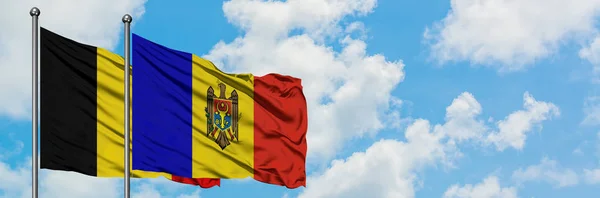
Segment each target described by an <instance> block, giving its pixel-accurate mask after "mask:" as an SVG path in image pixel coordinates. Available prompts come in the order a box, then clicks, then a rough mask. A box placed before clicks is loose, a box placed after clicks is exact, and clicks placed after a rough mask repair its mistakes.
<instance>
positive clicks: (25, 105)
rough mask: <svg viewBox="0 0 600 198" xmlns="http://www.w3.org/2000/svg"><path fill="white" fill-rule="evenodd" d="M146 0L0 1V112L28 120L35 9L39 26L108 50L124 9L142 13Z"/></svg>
mask: <svg viewBox="0 0 600 198" xmlns="http://www.w3.org/2000/svg"><path fill="white" fill-rule="evenodd" d="M145 2H146V0H105V1H77V0H67V1H65V0H49V1H40V0H20V1H12V0H0V5H2V6H0V27H3V29H2V31H0V115H7V116H10V117H13V118H19V119H29V116H28V115H29V111H30V110H31V17H30V16H29V10H30V9H31V8H32V7H33V6H37V7H38V8H39V9H40V10H41V15H40V25H41V26H43V27H45V28H48V29H50V30H52V31H54V32H56V33H59V34H61V35H64V36H67V37H69V38H72V39H75V40H77V41H79V42H84V43H87V44H91V45H96V46H100V47H104V48H108V49H113V48H114V47H116V46H117V42H118V41H119V37H120V36H121V34H120V32H121V29H122V26H123V23H122V22H121V18H122V17H123V15H124V14H126V13H130V14H131V15H132V16H133V17H134V22H135V20H139V18H140V17H141V16H142V14H143V13H144V4H145Z"/></svg>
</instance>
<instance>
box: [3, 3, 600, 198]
mask: <svg viewBox="0 0 600 198" xmlns="http://www.w3.org/2000/svg"><path fill="white" fill-rule="evenodd" d="M84 2H85V3H84ZM32 6H37V7H39V8H40V9H41V12H42V15H41V16H40V24H41V25H42V26H44V27H46V28H48V29H51V30H53V31H55V32H57V33H59V34H62V35H64V36H67V37H70V38H72V39H75V40H77V41H80V42H84V43H87V44H91V45H96V46H100V47H104V48H107V49H110V50H112V51H114V52H116V53H119V54H122V51H123V44H122V42H123V41H122V35H123V33H122V22H121V17H122V16H123V14H125V13H130V14H131V15H132V16H133V18H134V22H133V26H132V31H133V32H134V33H136V34H139V35H142V36H144V37H146V38H148V39H151V40H153V41H156V42H158V43H161V44H163V45H166V46H168V47H171V48H175V49H179V50H182V51H187V52H191V53H195V54H198V55H201V56H203V57H205V58H207V59H209V60H211V61H213V62H214V63H215V64H216V65H217V66H218V67H220V68H221V69H223V70H225V71H227V72H243V73H247V72H251V73H254V74H255V75H263V74H266V73H270V72H276V73H282V74H288V75H293V76H296V77H300V78H302V79H303V86H304V92H305V95H306V97H307V100H308V107H309V131H308V144H309V151H308V160H307V171H308V173H307V174H308V176H309V178H308V182H307V187H306V188H298V189H294V190H289V189H286V188H284V187H278V186H273V185H268V184H262V183H258V182H255V181H253V180H250V179H246V180H224V181H223V182H222V186H221V187H216V188H211V189H199V188H197V187H194V186H188V185H182V184H176V183H173V182H170V181H168V180H166V179H154V180H151V179H146V180H133V183H132V188H133V189H132V193H133V195H134V197H140V198H154V197H175V198H189V197H234V196H245V197H261V198H262V197H277V198H279V197H290V198H291V197H302V198H318V197H327V198H331V197H344V198H351V197H386V198H387V197H389V198H404V197H407V198H409V197H444V198H468V197H473V198H488V197H489V198H491V197H496V198H505V197H506V198H513V197H527V198H529V197H544V198H546V197H548V198H552V197H597V195H598V194H600V127H599V126H600V25H598V22H597V20H598V19H600V0H571V1H569V0H520V1H515V0H420V1H418V0H402V1H398V0H379V1H378V0H289V1H285V2H282V1H273V0H269V1H266V0H265V1H259V0H230V1H224V2H220V1H192V0H183V1H177V3H175V2H172V3H169V1H152V0H150V1H146V0H102V1H76V0H45V1H41V0H36V1H34V0H18V1H17V0H0V27H2V28H1V30H0V137H1V138H0V197H1V198H15V197H30V196H31V192H30V189H31V179H30V178H31V160H30V159H31V149H30V148H31V119H30V117H31V116H30V115H31V114H30V113H31V107H30V106H31V105H30V104H31V94H30V93H31V47H30V46H31V40H30V39H31V29H30V27H31V18H30V16H29V14H28V12H29V9H30V8H31V7H32ZM40 174H41V175H40V197H43V198H59V197H60V198H63V197H77V198H79V197H89V198H110V197H120V196H122V191H123V187H122V180H121V179H98V178H93V177H87V176H82V175H79V174H76V173H68V172H59V171H47V170H41V173H40Z"/></svg>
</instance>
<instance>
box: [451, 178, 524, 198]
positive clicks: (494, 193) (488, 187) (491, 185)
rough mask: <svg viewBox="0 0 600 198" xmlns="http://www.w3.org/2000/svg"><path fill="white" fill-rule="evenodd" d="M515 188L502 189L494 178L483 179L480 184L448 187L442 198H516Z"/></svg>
mask: <svg viewBox="0 0 600 198" xmlns="http://www.w3.org/2000/svg"><path fill="white" fill-rule="evenodd" d="M516 197H517V189H516V188H515V187H502V186H500V183H499V182H498V178H497V177H495V176H489V177H487V178H485V179H484V180H483V181H482V182H481V183H478V184H475V185H472V184H466V185H464V186H462V187H460V186H459V185H458V184H455V185H452V186H450V188H448V189H447V190H446V192H445V193H444V198H516Z"/></svg>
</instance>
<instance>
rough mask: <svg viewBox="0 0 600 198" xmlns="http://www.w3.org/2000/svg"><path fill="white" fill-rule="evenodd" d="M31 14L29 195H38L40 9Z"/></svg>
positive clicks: (34, 9) (35, 197)
mask: <svg viewBox="0 0 600 198" xmlns="http://www.w3.org/2000/svg"><path fill="white" fill-rule="evenodd" d="M29 15H31V19H32V24H31V32H32V36H31V40H32V45H31V48H32V49H31V52H32V56H31V58H32V63H31V73H32V75H31V87H32V89H31V197H33V198H37V197H38V148H37V146H38V106H37V105H38V102H37V101H38V31H39V30H38V29H39V24H38V17H39V16H40V9H38V8H36V7H33V8H31V10H29Z"/></svg>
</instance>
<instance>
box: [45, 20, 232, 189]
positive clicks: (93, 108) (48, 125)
mask: <svg viewBox="0 0 600 198" xmlns="http://www.w3.org/2000/svg"><path fill="white" fill-rule="evenodd" d="M40 58H41V61H40V64H41V65H40V69H41V71H40V78H41V80H40V125H41V126H40V136H41V137H40V158H41V160H40V168H42V169H50V170H62V171H73V172H78V173H81V174H84V175H89V176H94V177H123V174H124V173H123V172H124V171H123V169H124V162H123V158H124V153H123V150H124V144H123V142H124V123H123V121H124V115H123V113H124V106H125V104H124V102H123V100H124V99H123V98H124V94H123V93H124V92H123V90H124V83H123V81H124V76H123V74H124V73H123V68H124V66H123V65H124V64H123V62H124V60H123V58H122V57H121V56H119V55H117V54H114V53H112V52H110V51H108V50H106V49H102V48H99V47H95V46H90V45H86V44H82V43H78V42H76V41H73V40H71V39H68V38H65V37H63V36H60V35H58V34H56V33H53V32H51V31H49V30H47V29H45V28H43V27H42V28H40ZM130 79H131V78H130ZM130 108H131V107H130ZM130 120H131V118H130ZM132 125H133V123H132ZM130 131H131V130H130ZM131 174H132V177H137V178H155V177H159V176H164V177H166V178H168V179H171V180H173V181H177V182H181V183H187V184H193V185H199V186H201V187H203V188H210V187H213V186H216V185H220V179H208V178H201V179H191V178H183V177H178V176H171V175H170V174H165V173H157V172H144V171H138V170H133V171H131Z"/></svg>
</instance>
